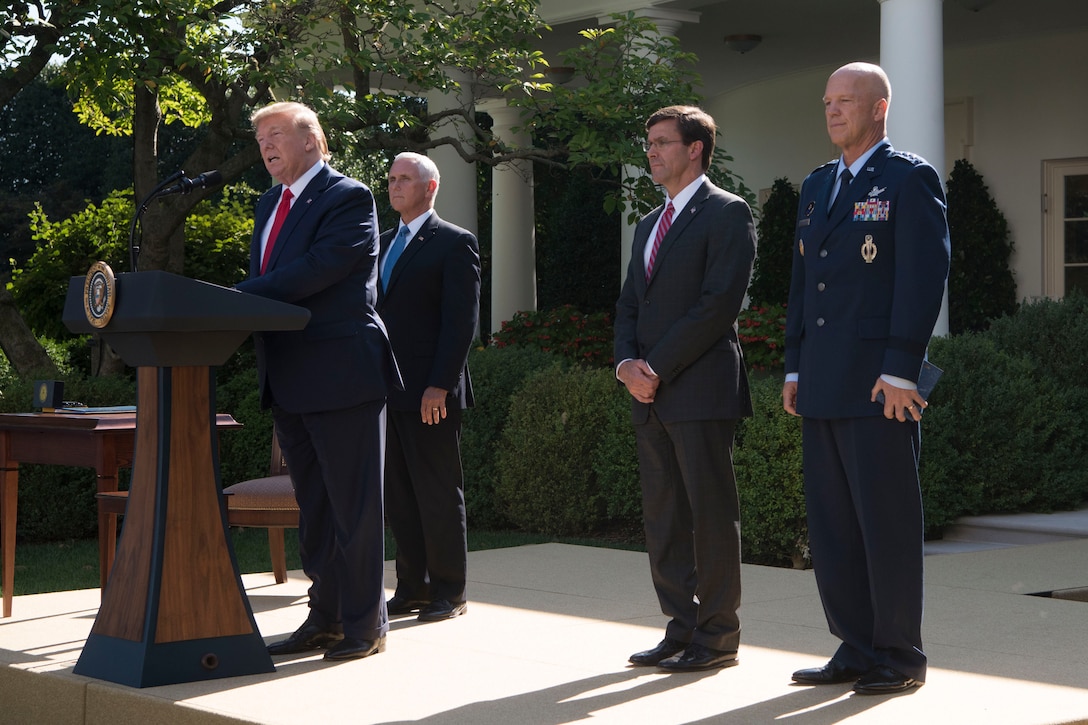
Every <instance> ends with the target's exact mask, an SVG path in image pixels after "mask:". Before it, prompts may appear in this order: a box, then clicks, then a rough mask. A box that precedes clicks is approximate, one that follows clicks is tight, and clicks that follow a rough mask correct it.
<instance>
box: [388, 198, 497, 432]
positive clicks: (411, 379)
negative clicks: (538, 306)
mask: <svg viewBox="0 0 1088 725" xmlns="http://www.w3.org/2000/svg"><path fill="white" fill-rule="evenodd" d="M396 231H397V227H394V228H392V229H390V230H388V231H386V232H385V233H384V234H382V236H381V253H380V254H379V257H378V258H379V259H381V255H384V254H385V251H386V250H387V249H388V248H389V245H390V244H392V241H393V237H394V236H395V235H396ZM380 287H381V285H380V283H379V291H378V313H379V314H380V315H381V317H382V319H383V320H384V321H385V323H386V326H387V327H388V329H389V340H390V342H391V343H392V345H393V351H394V353H395V354H396V358H397V362H398V363H399V364H400V370H401V374H402V375H403V376H404V390H403V391H394V392H393V393H391V394H390V396H389V403H388V404H389V408H390V410H404V411H418V410H419V403H420V400H421V399H422V397H423V391H424V389H426V388H427V387H428V386H434V387H436V388H442V389H444V390H448V391H449V399H450V400H451V404H454V405H457V406H458V407H461V408H468V407H471V406H472V405H473V403H474V401H473V397H472V381H471V379H470V378H469V372H468V351H469V348H470V346H471V345H472V340H473V338H474V337H475V335H476V327H477V323H478V321H479V317H480V248H479V245H478V244H477V242H476V237H475V236H473V235H472V233H471V232H469V231H467V230H465V229H462V228H461V227H458V226H455V225H453V224H450V223H449V222H445V221H442V219H440V218H439V217H438V214H437V212H431V215H430V216H429V217H428V218H427V221H426V222H424V223H423V226H422V227H420V229H419V232H418V233H417V234H416V235H415V237H414V238H413V239H412V241H411V243H410V244H409V245H408V247H407V248H406V249H405V250H404V253H403V254H402V255H401V256H400V259H398V260H397V264H396V265H395V266H394V267H393V270H392V272H391V273H390V276H389V288H388V289H381V288H380Z"/></svg>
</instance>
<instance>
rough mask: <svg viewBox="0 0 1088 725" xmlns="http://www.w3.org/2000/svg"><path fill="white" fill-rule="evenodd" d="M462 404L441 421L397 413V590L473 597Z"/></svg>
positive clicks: (393, 444)
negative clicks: (432, 422)
mask: <svg viewBox="0 0 1088 725" xmlns="http://www.w3.org/2000/svg"><path fill="white" fill-rule="evenodd" d="M461 419H462V411H461V409H460V408H456V407H452V406H451V407H449V408H447V411H446V418H445V419H443V420H442V422H441V423H438V424H437V425H427V424H426V423H424V422H423V421H421V420H420V417H419V411H418V410H412V411H403V410H391V411H389V438H388V441H387V442H386V470H385V502H386V514H387V517H388V520H389V527H390V528H391V529H392V530H393V538H394V539H395V540H396V542H397V594H399V595H400V596H402V597H405V598H407V599H420V600H424V601H426V600H432V599H446V600H448V601H451V602H463V601H465V579H466V577H467V574H468V538H467V536H468V528H467V524H466V516H465V488H464V478H463V475H462V469H461Z"/></svg>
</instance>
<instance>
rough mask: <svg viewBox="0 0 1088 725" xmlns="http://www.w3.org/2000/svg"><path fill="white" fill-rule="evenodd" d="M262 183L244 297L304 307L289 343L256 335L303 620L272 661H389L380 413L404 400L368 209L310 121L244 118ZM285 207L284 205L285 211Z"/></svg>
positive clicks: (289, 106)
mask: <svg viewBox="0 0 1088 725" xmlns="http://www.w3.org/2000/svg"><path fill="white" fill-rule="evenodd" d="M252 121H253V126H254V128H255V130H256V134H257V143H258V145H259V146H260V149H261V155H262V157H263V158H264V163H265V167H266V168H267V169H268V172H269V173H270V174H271V175H272V176H273V177H274V178H275V179H276V180H277V181H279V182H280V183H279V184H278V185H277V186H275V187H273V188H272V189H271V190H270V191H268V192H267V193H266V194H265V195H264V196H262V197H261V199H260V201H259V202H258V204H257V213H256V220H255V225H254V229H253V240H252V244H251V252H250V276H249V278H248V279H247V280H245V281H244V282H242V283H240V284H238V285H237V287H238V289H239V290H242V291H243V292H249V293H251V294H256V295H261V296H262V297H269V298H272V299H276V300H280V301H282V302H289V303H291V304H295V305H299V306H301V307H305V308H307V309H308V310H310V314H311V317H310V321H309V324H308V325H307V326H306V328H305V329H303V330H301V331H297V332H264V333H257V334H256V335H255V340H256V350H257V364H258V375H259V379H260V389H261V403H262V405H263V406H265V407H271V409H272V414H273V417H274V419H275V423H276V434H277V436H278V437H279V442H280V446H281V448H282V450H283V455H284V458H285V459H286V461H287V467H288V470H289V471H290V473H291V480H292V482H293V484H294V487H295V497H296V498H297V499H298V505H299V511H300V517H299V553H300V555H301V557H302V567H303V570H304V571H305V572H306V575H307V576H309V577H310V579H311V580H312V582H313V584H312V586H311V587H310V591H309V595H310V597H309V598H310V601H309V606H310V611H309V616H308V617H307V619H306V621H305V622H304V623H303V624H302V626H301V627H299V629H298V630H297V631H295V633H294V634H292V635H291V636H290V637H288V638H287V639H286V640H284V641H282V642H277V643H275V644H272V645H269V647H268V651H269V653H271V654H274V655H279V654H292V653H297V652H306V651H310V650H316V649H322V648H327V651H326V652H325V655H324V656H325V659H327V660H344V659H355V658H360V657H366V656H369V655H371V654H374V653H377V652H381V651H383V650H384V649H385V637H386V632H387V631H388V628H389V621H388V614H387V612H386V608H385V588H384V570H385V565H384V559H385V555H384V541H385V538H384V537H385V534H384V520H383V519H384V514H383V506H382V459H383V457H384V445H383V441H384V437H385V401H386V395H387V394H388V392H389V391H390V390H391V389H393V388H395V387H398V386H400V375H399V373H398V372H397V367H396V362H395V360H394V359H393V355H392V349H391V348H390V345H389V340H388V337H387V335H386V331H385V327H384V325H383V323H382V321H381V319H380V318H379V317H378V315H377V313H376V311H375V304H376V302H377V296H378V295H377V264H376V263H377V256H378V224H377V215H376V212H375V207H374V197H373V196H372V195H371V193H370V190H369V189H367V188H366V187H365V186H364V185H363V184H360V183H359V182H357V181H355V180H353V179H349V178H347V177H345V176H343V175H342V174H339V173H337V172H336V171H334V170H333V169H332V168H330V167H329V165H328V164H327V163H326V161H327V160H328V159H329V158H330V157H329V153H328V146H327V144H326V141H325V134H324V132H323V131H322V129H321V125H320V123H319V122H318V119H317V115H316V114H315V113H314V112H313V110H311V109H310V108H308V107H307V106H304V105H302V104H299V103H275V104H272V105H271V106H267V107H265V108H262V109H260V110H258V111H257V112H255V113H254V114H253V119H252ZM292 200H293V201H292Z"/></svg>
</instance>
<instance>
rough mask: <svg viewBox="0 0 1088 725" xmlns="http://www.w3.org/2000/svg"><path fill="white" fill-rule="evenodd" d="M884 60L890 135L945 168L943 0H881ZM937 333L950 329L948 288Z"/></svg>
mask: <svg viewBox="0 0 1088 725" xmlns="http://www.w3.org/2000/svg"><path fill="white" fill-rule="evenodd" d="M878 1H879V2H880V65H881V67H883V68H884V71H885V72H886V73H887V74H888V78H889V79H890V80H891V83H892V103H891V107H890V111H889V115H888V138H890V139H891V141H892V145H893V146H894V147H895V148H897V149H900V150H903V151H911V152H914V153H916V154H918V155H920V156H922V157H923V158H924V159H925V160H926V161H928V162H929V163H930V164H932V165H933V168H935V169H937V173H939V174H942V173H943V171H942V170H943V169H944V25H943V23H942V19H941V9H942V0H878ZM933 333H934V334H935V335H947V334H948V290H947V289H946V290H945V298H944V303H943V304H942V305H941V314H940V316H939V317H938V318H937V324H936V326H935V327H934V330H933Z"/></svg>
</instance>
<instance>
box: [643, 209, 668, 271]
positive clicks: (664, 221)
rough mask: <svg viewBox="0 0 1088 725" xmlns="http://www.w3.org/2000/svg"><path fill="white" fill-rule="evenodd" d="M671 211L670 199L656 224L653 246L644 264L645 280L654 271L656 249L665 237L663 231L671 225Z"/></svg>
mask: <svg viewBox="0 0 1088 725" xmlns="http://www.w3.org/2000/svg"><path fill="white" fill-rule="evenodd" d="M672 212H673V208H672V202H671V201H670V202H669V203H668V205H667V206H666V207H665V212H664V213H663V214H662V215H661V223H660V224H658V225H657V234H655V235H654V247H653V249H651V250H650V263H649V264H647V265H646V281H647V282H649V281H650V275H651V274H652V273H653V271H654V262H655V261H656V260H657V250H658V249H661V240H662V239H664V238H665V233H666V232H668V231H669V227H671V226H672Z"/></svg>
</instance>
